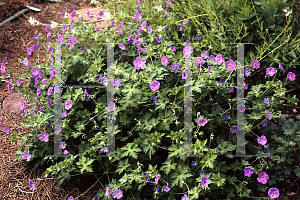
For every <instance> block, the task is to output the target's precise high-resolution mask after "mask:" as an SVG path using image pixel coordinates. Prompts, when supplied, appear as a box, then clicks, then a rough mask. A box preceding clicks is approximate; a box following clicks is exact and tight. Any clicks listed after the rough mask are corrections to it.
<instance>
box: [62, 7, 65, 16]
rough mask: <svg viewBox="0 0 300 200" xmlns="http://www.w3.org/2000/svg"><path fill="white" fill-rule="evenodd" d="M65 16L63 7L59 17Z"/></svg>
mask: <svg viewBox="0 0 300 200" xmlns="http://www.w3.org/2000/svg"><path fill="white" fill-rule="evenodd" d="M64 16H65V9H63V11H62V12H61V17H64Z"/></svg>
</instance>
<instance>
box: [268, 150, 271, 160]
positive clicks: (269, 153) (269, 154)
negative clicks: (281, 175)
mask: <svg viewBox="0 0 300 200" xmlns="http://www.w3.org/2000/svg"><path fill="white" fill-rule="evenodd" d="M268 154H269V157H270V158H271V159H272V157H271V153H270V151H269V152H268Z"/></svg>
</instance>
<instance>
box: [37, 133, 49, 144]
mask: <svg viewBox="0 0 300 200" xmlns="http://www.w3.org/2000/svg"><path fill="white" fill-rule="evenodd" d="M48 136H49V134H48V133H45V132H42V133H41V134H40V135H39V138H40V140H41V141H45V142H48V141H49V138H48Z"/></svg>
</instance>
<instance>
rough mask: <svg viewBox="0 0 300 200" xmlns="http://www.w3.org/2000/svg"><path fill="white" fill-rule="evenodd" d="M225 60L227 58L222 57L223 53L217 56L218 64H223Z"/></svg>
mask: <svg viewBox="0 0 300 200" xmlns="http://www.w3.org/2000/svg"><path fill="white" fill-rule="evenodd" d="M224 61H225V59H224V58H223V57H222V54H219V55H217V56H216V63H217V64H218V65H221V64H222V63H223V62H224Z"/></svg>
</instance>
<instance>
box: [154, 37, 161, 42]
mask: <svg viewBox="0 0 300 200" xmlns="http://www.w3.org/2000/svg"><path fill="white" fill-rule="evenodd" d="M160 39H161V35H158V36H157V37H156V38H155V40H156V42H157V43H160V42H161V40H160Z"/></svg>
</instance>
